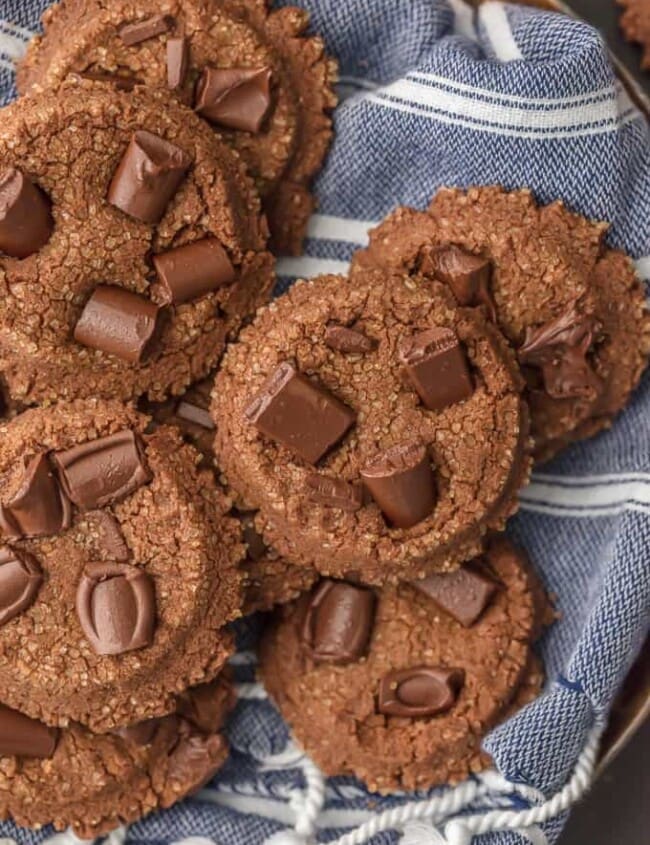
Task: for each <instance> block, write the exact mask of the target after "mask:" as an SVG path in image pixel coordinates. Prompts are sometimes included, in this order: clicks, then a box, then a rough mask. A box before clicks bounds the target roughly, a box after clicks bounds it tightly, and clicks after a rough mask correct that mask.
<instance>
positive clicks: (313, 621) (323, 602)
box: [302, 580, 376, 663]
mask: <svg viewBox="0 0 650 845" xmlns="http://www.w3.org/2000/svg"><path fill="white" fill-rule="evenodd" d="M375 604H376V598H375V594H374V593H373V591H372V590H368V589H365V588H364V587H353V586H352V584H346V583H345V582H344V581H330V580H326V581H323V582H322V583H321V584H319V586H318V587H317V588H316V590H315V591H314V593H313V594H312V596H311V599H310V602H309V605H308V607H307V611H306V614H305V619H304V622H303V627H302V641H303V643H304V645H305V647H306V648H307V650H308V651H309V653H310V655H311V657H312V658H313V659H314V660H315V661H317V662H319V663H351V662H353V661H355V660H359V658H360V657H363V656H364V654H366V652H367V650H368V644H369V642H370V637H371V635H372V629H373V623H374V618H375Z"/></svg>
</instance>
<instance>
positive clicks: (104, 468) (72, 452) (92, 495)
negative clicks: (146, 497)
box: [53, 429, 152, 511]
mask: <svg viewBox="0 0 650 845" xmlns="http://www.w3.org/2000/svg"><path fill="white" fill-rule="evenodd" d="M53 458H54V461H55V463H56V465H57V467H58V469H59V476H60V478H61V482H62V484H63V488H64V490H65V492H66V494H67V495H68V497H69V498H70V500H71V501H72V502H74V504H75V505H77V507H78V508H80V509H81V510H84V511H86V510H93V509H94V508H103V507H105V506H106V505H112V504H114V503H115V502H120V501H122V499H125V498H126V497H127V496H130V495H131V493H133V492H134V491H135V490H137V489H138V488H139V487H141V486H142V485H143V484H147V483H148V482H149V481H151V478H152V476H151V473H150V472H149V469H148V467H147V465H146V463H145V459H144V447H143V445H142V441H141V440H140V438H139V436H138V435H137V434H136V433H135V432H134V431H131V429H124V431H118V432H115V434H109V435H108V436H106V437H98V438H97V439H96V440H90V441H88V442H87V443H81V444H80V445H78V446H73V447H72V448H71V449H66V450H65V451H62V452H55V453H54V455H53Z"/></svg>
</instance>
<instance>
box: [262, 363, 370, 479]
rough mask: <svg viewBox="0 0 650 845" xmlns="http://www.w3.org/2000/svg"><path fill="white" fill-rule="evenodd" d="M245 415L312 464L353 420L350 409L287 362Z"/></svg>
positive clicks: (273, 376) (353, 415)
mask: <svg viewBox="0 0 650 845" xmlns="http://www.w3.org/2000/svg"><path fill="white" fill-rule="evenodd" d="M246 416H247V418H248V419H249V420H250V422H252V423H254V424H255V425H256V426H257V428H258V429H259V431H261V432H262V434H265V435H266V436H267V437H270V438H271V439H272V440H276V441H278V442H280V443H282V444H283V445H284V446H286V447H287V448H288V449H290V450H291V451H292V452H294V453H295V454H296V455H298V456H299V457H301V458H303V459H304V460H305V461H308V462H309V463H311V464H315V463H317V461H319V460H320V459H321V458H322V457H323V455H325V454H326V453H327V452H329V450H330V449H331V448H333V447H334V446H335V445H336V444H337V443H338V442H339V441H340V440H341V439H342V437H343V436H344V435H345V433H346V432H347V431H348V429H349V428H350V427H351V426H352V425H354V422H355V419H356V414H355V413H354V411H353V410H352V409H351V408H348V406H347V405H344V404H343V402H341V401H340V400H339V399H337V398H336V396H333V395H332V394H331V393H330V392H329V391H328V390H326V388H324V387H322V386H320V385H318V384H316V383H315V382H313V381H312V380H311V379H308V378H307V377H306V376H304V375H302V373H299V372H297V370H296V368H295V367H294V366H293V364H291V363H290V362H288V361H285V362H284V363H283V364H280V366H279V367H278V368H277V370H276V371H275V372H274V373H273V375H272V376H271V377H270V378H269V379H267V381H266V382H265V384H264V385H263V387H262V389H261V390H260V392H259V393H258V394H257V396H256V397H255V399H253V401H252V402H251V403H250V404H249V405H248V407H247V408H246Z"/></svg>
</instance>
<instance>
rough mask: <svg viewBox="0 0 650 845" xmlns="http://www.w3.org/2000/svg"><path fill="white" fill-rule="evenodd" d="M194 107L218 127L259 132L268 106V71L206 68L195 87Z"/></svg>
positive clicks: (269, 89) (269, 92) (269, 94)
mask: <svg viewBox="0 0 650 845" xmlns="http://www.w3.org/2000/svg"><path fill="white" fill-rule="evenodd" d="M194 106H195V108H196V110H197V112H198V113H199V114H200V115H201V117H204V118H206V119H207V120H210V121H211V122H212V123H217V124H219V126H226V127H227V128H229V129H241V130H243V131H244V132H259V131H260V129H261V128H262V123H263V122H264V118H265V117H266V115H267V114H268V112H269V108H270V106H271V69H270V68H268V67H262V68H256V69H253V70H251V69H248V68H211V67H207V68H205V70H204V71H203V74H202V75H201V78H200V79H199V81H198V84H197V86H196V102H195V104H194Z"/></svg>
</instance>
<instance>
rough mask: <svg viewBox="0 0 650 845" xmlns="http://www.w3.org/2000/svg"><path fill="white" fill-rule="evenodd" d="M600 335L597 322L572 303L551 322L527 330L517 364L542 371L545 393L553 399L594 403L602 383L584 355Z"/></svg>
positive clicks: (601, 388) (600, 390)
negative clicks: (572, 399)
mask: <svg viewBox="0 0 650 845" xmlns="http://www.w3.org/2000/svg"><path fill="white" fill-rule="evenodd" d="M599 331H600V323H599V322H598V320H596V319H595V318H594V317H590V316H587V315H585V314H581V313H580V312H579V310H578V307H577V305H576V303H573V305H571V306H569V307H568V308H566V309H565V311H563V313H562V314H560V315H559V316H558V317H556V318H555V319H554V320H550V321H549V322H548V323H544V325H543V326H540V327H539V328H536V329H533V328H528V329H527V330H526V338H525V340H524V343H523V346H521V348H520V349H519V360H520V362H521V363H522V364H524V365H528V366H533V367H539V368H540V369H541V371H542V377H543V379H544V389H545V390H546V393H548V395H549V396H551V397H552V398H553V399H570V398H573V397H577V398H580V397H584V398H586V399H592V400H593V399H596V398H597V397H598V396H599V395H600V394H601V392H602V390H603V382H602V379H601V378H600V376H598V374H597V373H596V372H595V371H594V369H593V367H592V366H591V364H590V362H589V360H588V359H587V353H588V352H589V350H590V348H591V346H592V344H593V342H594V338H595V336H596V334H597V333H598V332H599Z"/></svg>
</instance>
